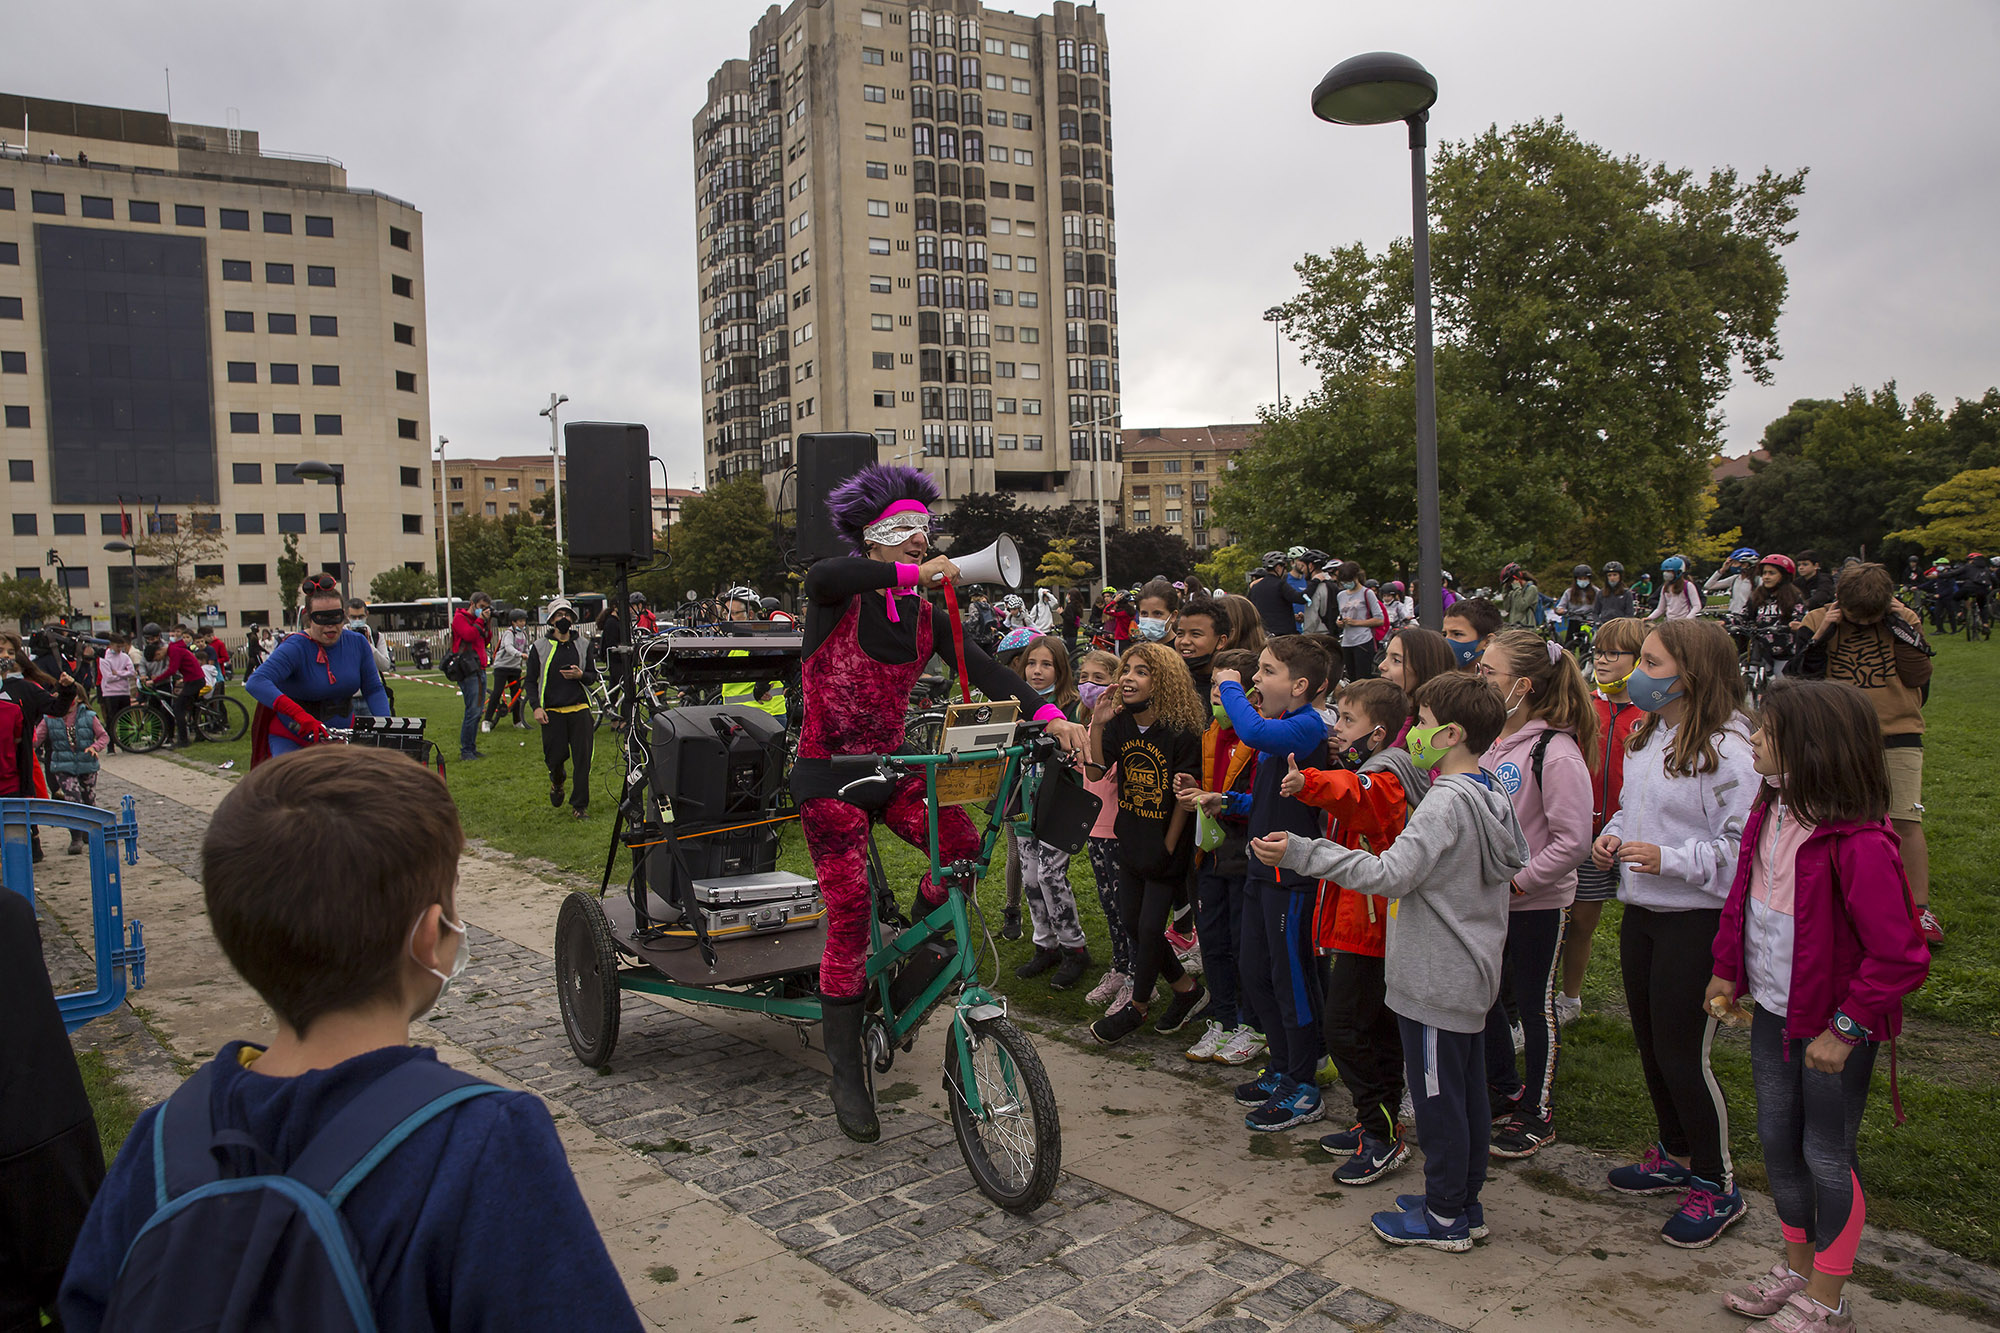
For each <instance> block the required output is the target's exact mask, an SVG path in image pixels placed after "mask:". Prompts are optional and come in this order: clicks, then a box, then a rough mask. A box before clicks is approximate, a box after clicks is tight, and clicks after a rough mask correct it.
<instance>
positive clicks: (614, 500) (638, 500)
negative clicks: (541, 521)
mask: <svg viewBox="0 0 2000 1333" xmlns="http://www.w3.org/2000/svg"><path fill="white" fill-rule="evenodd" d="M563 448H564V453H565V454H566V455H567V464H566V467H565V473H566V480H567V482H568V484H567V485H566V486H564V488H563V497H562V499H563V506H564V514H563V517H564V519H565V524H564V526H565V528H566V529H567V531H566V532H565V533H564V536H565V537H566V538H568V544H569V555H570V558H571V559H573V560H603V561H630V562H633V563H640V562H644V561H647V560H651V559H652V558H653V486H652V474H651V473H650V472H649V471H648V467H649V463H648V455H649V453H650V452H651V451H650V449H649V448H648V440H647V434H646V428H645V427H644V426H638V425H633V424H631V423H629V422H622V421H572V422H570V423H569V424H567V425H565V426H564V427H563ZM621 609H622V607H621Z"/></svg>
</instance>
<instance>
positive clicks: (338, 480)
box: [292, 461, 354, 597]
mask: <svg viewBox="0 0 2000 1333" xmlns="http://www.w3.org/2000/svg"><path fill="white" fill-rule="evenodd" d="M292 475H293V476H295V477H311V478H312V479H313V480H315V481H317V482H319V484H320V485H322V486H324V485H326V483H328V482H329V481H330V482H332V483H333V511H334V522H335V523H337V524H339V525H340V586H341V588H342V590H343V591H345V592H346V593H347V595H348V596H350V597H352V596H353V595H354V590H353V589H352V588H349V587H348V586H347V579H348V573H349V570H348V567H347V465H346V464H345V463H321V462H315V461H308V462H304V463H300V464H299V465H298V466H296V467H294V468H293V469H292Z"/></svg>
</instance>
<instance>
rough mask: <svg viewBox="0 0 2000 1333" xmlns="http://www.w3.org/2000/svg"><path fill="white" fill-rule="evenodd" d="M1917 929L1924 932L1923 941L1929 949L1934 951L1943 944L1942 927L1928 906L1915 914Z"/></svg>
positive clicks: (1935, 914)
mask: <svg viewBox="0 0 2000 1333" xmlns="http://www.w3.org/2000/svg"><path fill="white" fill-rule="evenodd" d="M1917 928H1918V929H1919V930H1921V931H1923V932H1924V940H1925V942H1926V943H1928V944H1929V945H1930V946H1931V948H1933V949H1935V948H1937V947H1938V945H1940V944H1943V943H1944V925H1943V923H1941V922H1940V921H1939V920H1938V919H1937V913H1936V912H1933V911H1932V910H1931V909H1930V906H1929V905H1928V904H1926V905H1925V906H1924V907H1923V909H1922V910H1920V911H1919V912H1918V913H1917Z"/></svg>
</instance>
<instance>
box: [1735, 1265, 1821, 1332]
mask: <svg viewBox="0 0 2000 1333" xmlns="http://www.w3.org/2000/svg"><path fill="white" fill-rule="evenodd" d="M1805 1289H1806V1280H1805V1279H1804V1278H1802V1277H1800V1276H1799V1275H1798V1274H1797V1273H1794V1272H1793V1271H1792V1268H1791V1265H1790V1264H1787V1263H1786V1262H1785V1261H1784V1260H1783V1259H1780V1260H1778V1262H1777V1263H1775V1264H1772V1265H1771V1271H1770V1272H1768V1273H1765V1274H1763V1275H1762V1276H1760V1277H1755V1278H1752V1279H1751V1280H1750V1281H1748V1282H1746V1283H1744V1284H1743V1285H1742V1286H1740V1287H1738V1288H1736V1289H1735V1290H1734V1291H1731V1292H1729V1293H1728V1294H1727V1295H1725V1296H1724V1297H1723V1298H1722V1303H1723V1304H1724V1305H1726V1306H1728V1307H1729V1308H1730V1309H1731V1310H1733V1311H1735V1312H1736V1313H1737V1314H1740V1315H1747V1316H1748V1317H1750V1318H1751V1319H1769V1318H1770V1317H1771V1316H1772V1315H1774V1314H1776V1313H1778V1311H1780V1310H1782V1309H1784V1308H1785V1302H1786V1301H1789V1300H1790V1299H1791V1298H1792V1297H1793V1296H1795V1295H1797V1294H1798V1293H1799V1292H1802V1291H1804V1290H1805Z"/></svg>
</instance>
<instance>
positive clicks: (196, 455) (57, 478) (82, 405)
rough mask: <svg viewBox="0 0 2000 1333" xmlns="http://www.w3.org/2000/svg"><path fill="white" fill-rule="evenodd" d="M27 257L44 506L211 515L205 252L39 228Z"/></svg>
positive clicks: (116, 234)
mask: <svg viewBox="0 0 2000 1333" xmlns="http://www.w3.org/2000/svg"><path fill="white" fill-rule="evenodd" d="M35 250H36V259H37V262H38V265H39V271H40V277H41V299H42V322H43V329H42V338H43V343H44V345H45V346H46V347H47V349H48V384H49V419H48V431H49V455H50V471H51V472H52V474H53V475H52V477H51V478H50V489H51V492H52V494H51V496H50V498H51V499H52V500H54V502H55V503H57V504H70V505H77V504H115V503H116V502H117V501H118V499H119V497H120V496H124V497H128V498H135V499H136V498H138V497H141V496H143V497H145V498H146V499H147V500H154V501H157V502H158V503H160V504H167V505H179V504H193V503H210V504H212V503H214V501H215V498H216V477H215V415H214V402H213V399H212V391H211V386H212V383H213V372H212V370H211V367H210V362H209V346H208V329H209V319H208V282H207V278H206V272H207V270H206V264H207V246H206V242H204V241H203V240H202V239H201V238H200V237H198V236H172V235H167V236H163V235H159V234H157V233H138V232H125V231H115V230H112V229H110V228H98V227H92V228H83V227H65V226H60V225H56V224H48V223H45V224H43V225H41V226H39V227H37V228H36V229H35Z"/></svg>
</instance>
